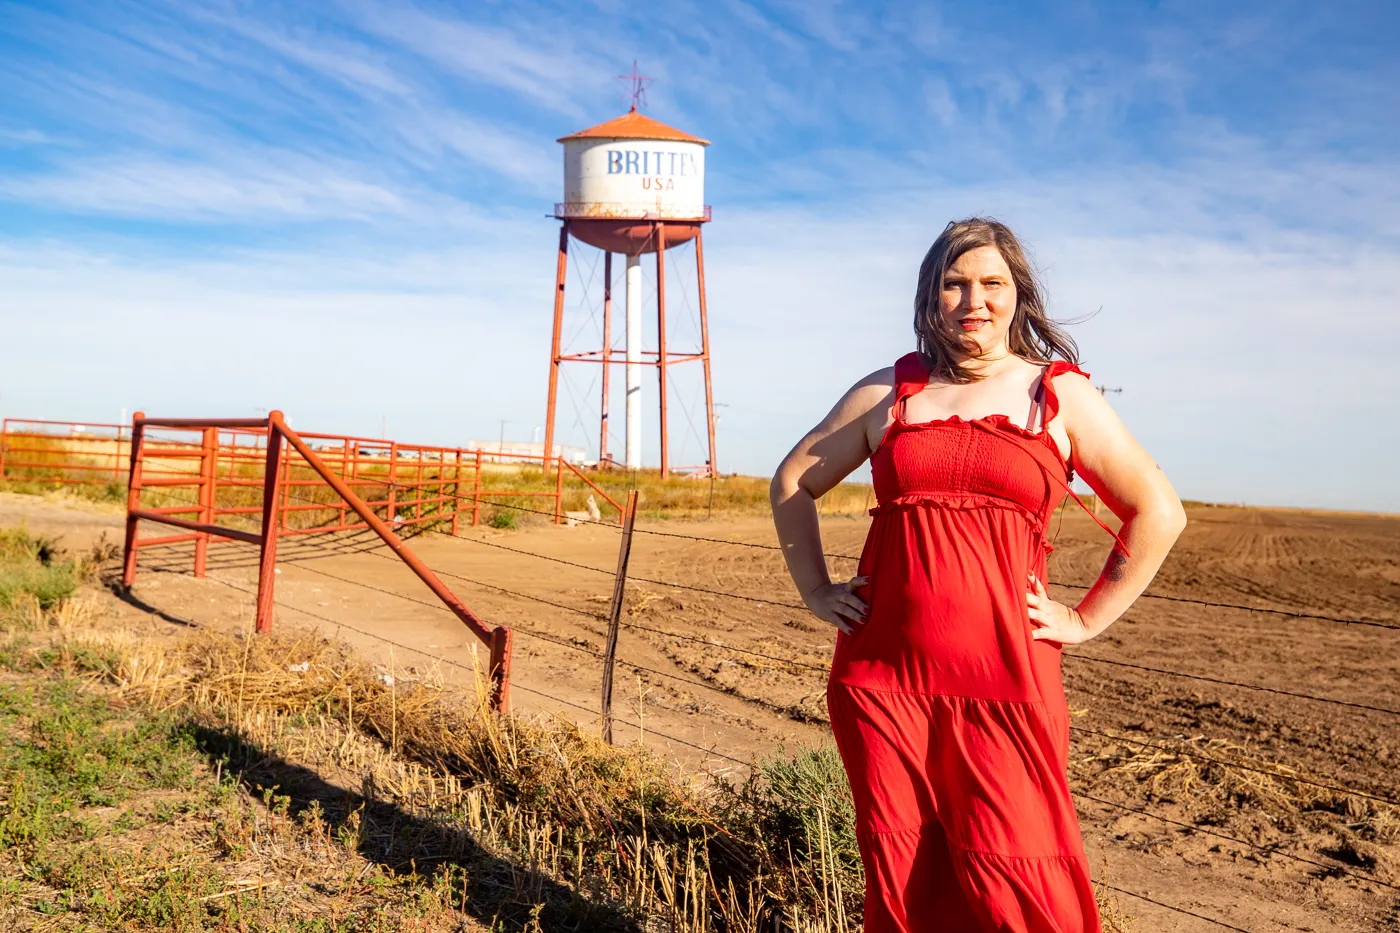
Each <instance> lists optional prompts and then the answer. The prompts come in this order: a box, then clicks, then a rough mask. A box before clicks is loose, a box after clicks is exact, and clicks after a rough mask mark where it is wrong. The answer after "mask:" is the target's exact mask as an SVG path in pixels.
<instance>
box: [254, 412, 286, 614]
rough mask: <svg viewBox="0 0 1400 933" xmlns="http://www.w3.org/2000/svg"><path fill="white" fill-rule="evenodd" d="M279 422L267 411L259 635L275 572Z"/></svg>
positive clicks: (279, 483)
mask: <svg viewBox="0 0 1400 933" xmlns="http://www.w3.org/2000/svg"><path fill="white" fill-rule="evenodd" d="M281 421H282V413H281V412H280V411H272V412H268V418H267V466H266V467H265V468H264V472H263V512H262V548H261V552H260V553H259V555H258V610H257V617H256V619H255V622H254V630H255V631H257V633H258V634H259V635H266V634H267V633H268V632H270V631H272V596H273V592H272V589H273V583H274V582H275V581H276V574H277V526H278V524H279V523H280V522H281V516H280V515H279V514H278V509H277V504H278V500H279V498H280V496H281V493H282V489H281V486H282V430H281V429H280V428H279V427H278V424H280V423H281Z"/></svg>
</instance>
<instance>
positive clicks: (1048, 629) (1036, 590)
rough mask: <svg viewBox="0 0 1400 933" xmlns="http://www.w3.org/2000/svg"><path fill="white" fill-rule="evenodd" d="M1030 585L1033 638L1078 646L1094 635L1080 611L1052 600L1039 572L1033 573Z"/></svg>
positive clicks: (1027, 603) (1028, 603)
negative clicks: (1039, 576)
mask: <svg viewBox="0 0 1400 933" xmlns="http://www.w3.org/2000/svg"><path fill="white" fill-rule="evenodd" d="M1030 586H1031V588H1030V591H1029V592H1027V593H1026V606H1027V610H1028V614H1029V615H1030V618H1031V624H1032V625H1034V626H1036V628H1035V630H1034V631H1032V632H1031V638H1034V639H1035V640H1036V641H1053V642H1057V643H1059V644H1061V645H1078V644H1082V643H1083V642H1086V641H1088V640H1089V639H1090V638H1093V637H1094V633H1093V632H1090V631H1089V628H1088V626H1086V625H1085V624H1084V618H1083V617H1082V616H1081V615H1080V614H1079V612H1078V610H1076V609H1073V608H1071V607H1069V606H1066V605H1065V604H1064V603H1057V602H1055V601H1054V600H1053V599H1051V598H1050V596H1049V595H1048V594H1047V593H1046V592H1045V584H1043V583H1041V582H1040V580H1039V578H1037V577H1036V575H1035V574H1031V575H1030Z"/></svg>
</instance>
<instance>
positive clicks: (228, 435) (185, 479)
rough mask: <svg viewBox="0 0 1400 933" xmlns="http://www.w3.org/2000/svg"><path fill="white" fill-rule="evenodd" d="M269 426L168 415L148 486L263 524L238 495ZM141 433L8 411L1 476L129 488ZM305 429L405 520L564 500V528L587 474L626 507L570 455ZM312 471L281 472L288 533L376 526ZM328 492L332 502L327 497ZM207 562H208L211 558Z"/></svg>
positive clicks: (254, 506) (319, 448) (328, 460)
mask: <svg viewBox="0 0 1400 933" xmlns="http://www.w3.org/2000/svg"><path fill="white" fill-rule="evenodd" d="M265 423H266V419H258V418H251V419H250V418H241V419H239V418H235V419H214V420H210V419H202V420H201V419H163V420H162V421H161V425H160V433H159V434H152V433H150V432H148V433H147V438H148V441H149V445H150V446H149V449H148V450H147V453H148V454H149V455H150V456H151V457H152V459H153V461H155V463H153V465H152V466H150V467H147V468H146V470H145V479H144V482H143V484H142V486H143V488H148V489H154V488H157V487H160V488H164V489H167V490H169V491H171V492H172V493H176V492H177V491H179V490H187V491H188V490H197V491H198V492H197V496H196V498H194V499H190V500H189V501H184V498H188V497H184V498H182V497H181V496H179V495H173V498H174V499H179V500H181V501H179V502H178V503H177V502H171V503H169V504H164V505H161V506H158V507H156V508H155V511H162V510H163V514H166V515H175V516H179V515H185V516H191V515H199V516H200V518H199V521H202V522H204V523H205V524H212V523H213V522H214V519H215V517H216V516H218V515H225V516H242V517H243V518H244V519H245V520H248V521H251V520H254V519H256V518H257V517H258V516H259V514H260V512H261V508H262V506H261V504H260V503H255V502H252V501H240V497H239V496H237V495H233V494H231V491H233V490H238V489H242V490H245V491H246V492H248V493H249V494H250V495H251V493H253V492H255V491H256V490H257V489H258V488H259V487H260V486H261V485H262V479H261V478H260V477H261V471H262V468H263V464H264V460H265V435H266V430H265V429H263V428H259V427H257V426H258V425H262V424H265ZM152 427H153V429H154V426H152ZM195 430H198V431H200V432H202V433H201V434H200V436H199V439H198V440H197V441H196V440H194V438H193V437H192V435H191V432H193V431H195ZM132 436H133V427H132V426H131V425H118V424H92V423H86V422H72V421H45V420H34V419H20V418H7V419H5V420H4V421H3V424H0V481H6V482H12V483H21V484H23V483H32V484H37V485H41V486H42V485H46V484H56V485H89V486H103V485H109V486H115V487H118V488H119V487H121V486H125V485H128V484H129V481H130V476H129V471H130V463H131V448H132ZM299 436H300V437H302V438H303V439H304V440H305V441H306V442H307V444H308V446H309V447H310V448H311V449H313V450H314V451H315V452H316V455H317V457H318V459H319V460H320V461H321V463H322V464H323V465H324V466H325V467H326V468H327V469H328V470H329V471H331V472H333V473H334V474H335V475H336V476H338V477H339V478H340V479H342V480H344V481H345V482H346V483H347V484H348V485H349V486H350V487H351V488H353V489H356V490H358V491H359V492H360V493H361V494H362V498H365V500H366V502H367V504H368V505H370V506H372V507H374V508H375V509H379V510H383V512H384V518H385V520H386V521H387V522H389V524H390V525H391V526H393V527H401V526H403V525H415V524H419V523H423V522H436V521H441V520H446V521H448V522H450V524H451V530H452V531H453V532H454V533H455V532H456V531H457V530H458V528H459V527H460V525H461V523H462V522H464V521H466V520H467V519H470V521H471V524H472V525H479V524H480V523H481V520H482V514H481V513H482V505H483V504H490V503H492V502H498V503H505V502H506V501H507V500H511V499H516V500H518V499H541V500H548V499H553V500H554V502H553V509H552V511H553V514H554V520H555V522H556V523H559V522H562V521H563V520H564V499H565V497H566V494H567V493H568V491H567V490H566V488H565V481H566V480H578V481H581V482H582V484H583V485H584V487H585V489H590V490H592V491H593V492H595V493H597V495H598V496H600V497H601V498H602V499H603V500H604V501H605V502H606V503H607V504H608V505H609V506H611V507H612V508H613V509H614V510H615V511H616V512H617V513H618V515H619V516H620V515H621V513H622V506H621V505H620V504H619V503H618V502H617V501H616V500H615V499H613V498H612V497H611V496H609V495H608V494H607V493H606V492H604V491H603V489H602V488H601V487H600V486H599V485H598V484H597V483H595V482H593V480H591V479H590V478H589V477H588V476H587V474H585V473H584V472H583V471H582V470H580V469H578V468H577V467H575V466H574V465H573V464H572V463H569V462H568V461H566V460H564V459H563V458H562V457H551V458H549V459H548V460H545V459H543V458H541V457H539V456H531V455H529V454H514V453H504V452H498V451H494V450H480V449H469V448H463V447H442V446H433V445H426V444H406V443H402V442H399V441H392V440H385V439H383V438H370V437H357V436H354V435H346V434H320V433H312V432H306V433H303V434H300V435H299ZM300 467H301V468H298V466H297V465H296V464H293V463H292V462H291V461H287V462H286V463H285V464H284V465H283V466H282V467H281V469H283V470H284V473H283V476H282V478H281V481H280V484H279V489H280V490H281V496H282V502H281V504H280V508H279V522H278V528H277V533H278V534H279V535H296V534H309V533H314V532H321V531H345V530H363V529H366V528H368V527H369V526H368V525H367V524H366V523H365V522H364V521H363V520H362V519H360V518H359V517H358V516H357V515H355V514H354V512H353V510H352V509H350V508H349V507H348V506H347V505H345V503H344V502H341V501H340V500H339V499H338V498H336V497H334V496H331V495H329V493H327V491H326V490H327V483H326V481H325V480H324V479H323V478H321V477H320V476H319V475H318V474H316V473H314V471H309V470H307V469H304V467H305V464H301V465H300ZM522 467H523V468H529V469H538V470H539V471H540V476H539V478H538V482H536V483H534V484H533V486H531V487H529V488H526V487H525V484H521V483H517V484H515V485H514V486H512V487H504V486H493V482H494V481H495V480H496V479H498V478H499V477H500V476H501V475H503V474H502V473H501V472H500V471H501V470H502V469H504V470H506V471H509V470H511V469H512V468H514V469H517V470H518V469H520V468H522ZM551 472H552V473H553V474H554V475H553V476H550V475H549V474H550V473H551ZM551 480H552V482H551ZM220 490H223V493H222V494H221V493H220V492H219V491H220ZM308 493H309V495H308ZM318 496H320V497H321V498H324V499H325V504H322V503H321V502H319V501H316V500H317V497H318ZM308 498H309V499H310V500H312V501H307V500H308ZM221 500H224V501H221ZM503 507H508V505H505V506H503ZM546 508H547V504H546ZM187 520H193V519H188V518H187ZM171 524H174V523H171ZM177 527H178V526H177ZM244 530H250V529H249V528H245V529H244ZM186 531H188V529H186ZM177 540H195V541H197V542H203V543H201V544H199V547H200V549H201V553H203V551H204V549H206V548H207V539H204V538H190V537H188V536H186V537H179V536H170V537H167V538H165V539H162V540H161V541H160V542H155V541H151V542H150V543H174V542H175V541H177ZM199 563H200V566H201V567H202V563H203V561H202V559H201V561H200V562H199Z"/></svg>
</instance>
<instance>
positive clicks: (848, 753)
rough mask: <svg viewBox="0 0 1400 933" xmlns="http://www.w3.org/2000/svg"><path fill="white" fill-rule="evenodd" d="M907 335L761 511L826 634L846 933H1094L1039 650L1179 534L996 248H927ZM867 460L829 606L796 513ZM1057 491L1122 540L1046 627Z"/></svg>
mask: <svg viewBox="0 0 1400 933" xmlns="http://www.w3.org/2000/svg"><path fill="white" fill-rule="evenodd" d="M914 331H915V334H916V335H917V337H918V350H917V351H916V352H914V353H910V354H908V355H907V356H905V357H903V358H901V359H900V360H899V361H898V362H897V363H896V364H895V365H894V366H892V367H890V368H887V369H882V370H879V371H878V372H874V373H871V374H870V375H869V376H867V377H866V378H864V379H862V380H860V382H858V383H856V384H855V385H854V386H853V387H852V388H851V389H850V391H848V392H847V393H846V394H845V395H844V396H842V398H841V400H840V401H839V402H837V403H836V407H835V408H833V409H832V410H831V412H830V414H828V415H827V416H826V418H825V419H823V420H822V422H821V424H819V425H817V426H816V427H815V428H813V429H812V431H811V432H810V433H808V434H807V436H806V437H804V438H803V439H802V440H801V441H799V442H798V444H797V446H796V447H794V448H793V450H792V452H791V453H789V454H788V455H787V457H786V458H784V460H783V462H782V465H781V466H780V467H779V468H778V471H777V475H776V476H775V477H774V479H773V489H772V498H773V514H774V520H775V522H776V523H777V527H778V537H779V540H780V541H781V542H782V546H783V552H784V555H785V556H786V558H787V563H788V569H789V570H790V572H791V573H792V578H793V582H794V583H796V585H797V589H798V591H799V592H800V593H801V594H802V597H803V599H804V601H805V602H806V604H807V606H808V607H809V608H810V609H811V610H812V612H813V613H815V614H816V615H817V616H819V617H821V618H822V619H825V620H826V621H828V622H830V623H831V624H833V625H835V626H836V627H837V628H838V629H840V634H839V635H838V636H837V642H836V653H835V657H834V659H833V661H832V667H831V678H830V681H829V683H828V687H827V706H828V709H829V710H830V712H831V723H832V730H833V732H834V733H835V736H836V743H837V746H838V748H839V749H840V751H841V757H842V760H843V762H844V763H845V767H846V773H847V776H848V777H849V778H850V784H851V791H852V793H853V795H854V798H855V805H856V824H857V825H856V828H857V836H858V839H859V842H860V849H861V857H862V860H863V862H864V864H865V877H866V895H865V929H866V931H867V933H993V931H996V933H1097V931H1098V930H1099V929H1100V925H1099V918H1098V912H1097V910H1096V908H1095V905H1094V894H1093V889H1092V888H1091V887H1090V884H1089V867H1088V864H1087V860H1086V858H1085V855H1084V846H1083V840H1082V839H1081V837H1080V833H1079V824H1078V820H1077V818H1076V816H1075V811H1074V802H1073V799H1072V798H1071V796H1070V790H1069V784H1068V779H1067V776H1066V770H1067V767H1068V756H1069V715H1068V711H1067V708H1066V704H1065V696H1064V691H1063V688H1062V686H1061V682H1060V651H1061V649H1062V647H1063V646H1065V645H1077V644H1081V643H1082V642H1085V641H1088V640H1089V639H1090V638H1093V637H1094V636H1096V635H1098V634H1099V633H1101V632H1102V631H1103V630H1104V629H1106V628H1108V626H1109V625H1110V624H1112V623H1113V621H1114V620H1115V619H1117V618H1118V617H1119V616H1121V615H1122V614H1123V612H1124V611H1125V610H1126V609H1127V608H1128V607H1129V606H1130V605H1132V603H1133V601H1134V600H1135V599H1136V598H1137V597H1138V596H1139V595H1141V593H1142V591H1143V590H1144V589H1146V587H1147V584H1148V583H1149V582H1151V580H1152V577H1153V575H1154V574H1155V573H1156V572H1157V569H1158V567H1160V566H1161V563H1162V560H1163V559H1164V558H1165V557H1166V555H1167V551H1168V550H1169V549H1170V548H1171V546H1172V543H1173V542H1174V541H1175V540H1176V537H1177V535H1178V534H1180V533H1181V530H1182V528H1183V527H1185V523H1186V516H1185V512H1184V511H1183V510H1182V507H1181V502H1180V500H1179V499H1178V498H1177V495H1176V493H1175V491H1173V489H1172V486H1171V483H1169V482H1168V481H1167V478H1166V476H1165V475H1163V473H1162V471H1161V469H1160V468H1158V467H1157V466H1156V464H1155V463H1154V462H1153V460H1152V458H1151V457H1149V456H1148V455H1147V453H1146V452H1145V451H1144V450H1143V449H1142V448H1141V447H1140V446H1139V445H1138V443H1137V442H1136V441H1135V440H1134V439H1133V437H1132V436H1131V435H1130V434H1129V433H1128V431H1127V429H1125V428H1124V427H1123V425H1122V423H1121V422H1120V421H1119V420H1118V418H1117V417H1116V416H1115V414H1114V413H1113V409H1112V408H1110V407H1109V405H1108V404H1107V403H1106V402H1105V401H1104V399H1103V397H1102V396H1101V395H1100V394H1099V392H1097V391H1096V390H1095V389H1094V387H1093V386H1092V385H1091V384H1090V382H1089V379H1088V377H1087V375H1086V374H1085V373H1084V372H1083V371H1081V370H1080V369H1079V368H1078V367H1077V366H1076V365H1075V363H1076V362H1077V357H1076V352H1077V351H1076V348H1075V345H1074V342H1073V340H1071V339H1070V338H1069V337H1068V335H1066V334H1065V333H1064V332H1063V331H1061V330H1060V329H1059V328H1058V327H1057V326H1056V325H1055V324H1054V323H1053V322H1051V321H1050V320H1049V319H1048V318H1047V316H1046V313H1045V306H1044V299H1043V293H1042V290H1041V288H1040V285H1039V283H1038V282H1037V281H1036V277H1035V274H1034V272H1033V270H1032V269H1031V266H1030V264H1029V263H1028V262H1027V260H1026V256H1025V253H1024V251H1023V250H1022V248H1021V246H1020V244H1019V243H1018V242H1017V240H1016V237H1015V236H1014V235H1013V234H1012V233H1011V231H1010V230H1009V229H1007V228H1006V227H1005V226H1004V225H1002V224H1000V223H997V222H996V221H993V220H986V219H982V218H973V219H970V220H965V221H959V222H955V223H951V224H949V225H948V227H947V228H946V229H945V230H944V231H943V233H942V235H940V236H939V237H938V239H937V241H936V242H935V243H934V244H933V247H932V248H931V249H930V250H929V252H928V255H927V256H926V257H925V258H924V261H923V265H922V266H921V268H920V269H919V283H918V290H917V293H916V296H915V301H914ZM867 457H868V458H870V461H871V474H872V478H873V482H874V485H875V494H876V498H877V501H878V507H877V508H875V509H873V510H872V513H873V514H874V516H875V517H874V520H873V521H872V523H871V526H870V532H869V535H868V537H867V538H866V543H865V549H864V551H863V552H862V554H861V561H860V567H859V571H858V573H859V575H858V576H856V577H855V578H853V579H851V580H847V581H844V582H836V583H833V582H832V581H831V578H830V576H829V575H828V572H827V566H826V562H825V560H824V559H823V558H822V545H821V535H820V531H819V529H818V523H817V511H816V500H817V499H818V498H819V497H821V496H822V495H823V494H824V493H826V492H827V490H829V489H831V488H832V487H834V486H835V485H836V484H837V483H839V482H840V481H841V480H842V479H844V478H845V477H846V476H847V475H849V474H850V473H851V471H853V470H854V469H856V467H858V466H859V465H860V464H861V463H863V462H864V461H865V459H866V458H867ZM1076 471H1077V472H1078V473H1079V474H1080V475H1081V476H1083V477H1084V479H1085V481H1086V482H1088V484H1089V485H1090V486H1091V487H1092V488H1093V489H1094V491H1095V492H1096V493H1097V494H1098V495H1100V496H1101V497H1102V499H1103V501H1104V502H1105V503H1106V504H1107V505H1108V506H1109V508H1110V509H1112V511H1113V514H1114V515H1116V516H1117V517H1118V518H1120V519H1122V522H1123V524H1122V528H1121V529H1120V531H1119V533H1118V534H1116V535H1113V542H1114V543H1113V548H1112V550H1111V552H1110V554H1109V557H1108V561H1107V563H1106V565H1105V567H1104V570H1103V573H1102V574H1101V575H1100V576H1099V579H1098V581H1097V582H1096V583H1095V584H1094V586H1093V588H1092V589H1090V590H1089V591H1088V593H1086V594H1085V595H1084V597H1083V598H1082V599H1081V600H1079V602H1078V604H1076V605H1066V604H1063V603H1060V602H1057V601H1055V600H1054V599H1052V598H1050V597H1049V596H1048V595H1047V594H1046V591H1045V585H1044V581H1045V579H1046V566H1045V565H1046V555H1047V554H1048V553H1049V551H1050V543H1049V541H1048V540H1047V535H1048V526H1049V523H1050V518H1051V515H1052V513H1053V512H1054V510H1055V508H1056V507H1057V506H1059V505H1060V503H1061V502H1062V501H1063V500H1064V498H1065V496H1066V495H1067V494H1071V495H1072V493H1070V490H1069V482H1070V480H1071V479H1072V478H1073V475H1074V473H1075V472H1076ZM1105 530H1106V531H1107V526H1105ZM1109 534H1112V532H1109Z"/></svg>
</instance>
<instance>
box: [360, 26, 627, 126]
mask: <svg viewBox="0 0 1400 933" xmlns="http://www.w3.org/2000/svg"><path fill="white" fill-rule="evenodd" d="M357 19H358V23H359V25H360V26H361V27H362V28H364V29H366V30H368V31H370V32H372V33H374V34H375V35H377V36H379V37H380V38H382V39H384V40H387V41H390V42H392V43H394V44H395V45H397V46H399V47H400V48H402V49H405V50H407V51H409V52H412V53H413V54H415V55H418V56H421V57H422V58H424V59H426V60H428V61H429V62H431V63H432V64H433V65H434V66H435V67H436V68H438V69H441V70H442V71H444V72H446V73H449V74H456V75H461V76H465V77H468V78H470V79H471V80H472V81H474V82H476V83H477V84H480V85H484V86H487V87H496V88H500V89H503V90H506V91H510V92H511V93H513V94H516V95H519V96H520V97H523V98H524V99H526V100H528V101H530V102H531V103H533V104H535V105H537V106H541V107H544V108H547V109H549V110H553V111H556V112H558V113H562V114H565V115H568V116H571V117H578V116H581V115H582V114H583V113H584V112H585V109H584V107H583V105H582V103H581V101H580V100H579V97H578V95H579V93H580V91H581V90H582V88H584V87H597V86H598V85H599V83H600V82H599V78H600V76H602V75H608V76H609V77H611V74H610V72H611V69H612V68H613V67H614V63H613V62H611V61H608V60H605V59H603V58H601V57H599V56H596V55H593V54H590V53H588V52H586V51H583V50H581V49H579V48H576V47H575V46H574V45H573V43H571V42H569V41H567V40H565V39H564V38H563V36H562V35H560V34H559V33H554V34H550V33H548V32H536V33H535V34H534V35H533V36H531V37H530V40H529V41H525V39H524V38H523V37H524V35H526V33H523V32H512V31H509V30H506V29H501V28H498V27H493V26H488V25H483V24H480V23H476V22H472V21H470V20H468V19H465V18H461V17H457V16H451V15H436V14H433V13H429V12H427V11H425V10H423V9H420V8H419V7H417V6H415V5H413V4H412V3H410V2H406V0H405V2H401V3H395V4H392V5H391V4H384V3H377V2H373V0H368V2H365V3H363V4H361V5H360V6H359V7H358V10H357Z"/></svg>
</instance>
